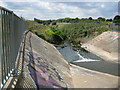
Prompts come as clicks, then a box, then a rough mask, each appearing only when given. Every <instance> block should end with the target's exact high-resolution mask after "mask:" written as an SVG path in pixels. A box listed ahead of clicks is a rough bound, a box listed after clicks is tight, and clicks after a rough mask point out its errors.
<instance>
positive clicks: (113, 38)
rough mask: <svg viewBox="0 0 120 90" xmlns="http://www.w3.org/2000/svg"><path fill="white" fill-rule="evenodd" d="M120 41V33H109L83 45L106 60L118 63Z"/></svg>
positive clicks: (104, 33)
mask: <svg viewBox="0 0 120 90" xmlns="http://www.w3.org/2000/svg"><path fill="white" fill-rule="evenodd" d="M118 39H119V32H116V31H107V32H103V33H102V34H101V35H99V36H97V37H96V38H94V39H92V40H91V41H88V42H87V43H85V44H83V45H82V47H83V48H85V49H86V50H88V51H90V52H92V53H94V54H96V55H98V56H100V57H101V58H103V59H104V60H109V61H113V62H118V54H119V53H118V52H119V51H118V50H120V49H119V47H118V44H119V42H118Z"/></svg>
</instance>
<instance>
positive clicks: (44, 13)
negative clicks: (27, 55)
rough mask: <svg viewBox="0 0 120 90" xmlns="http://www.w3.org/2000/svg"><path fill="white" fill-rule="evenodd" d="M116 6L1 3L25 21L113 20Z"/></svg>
mask: <svg viewBox="0 0 120 90" xmlns="http://www.w3.org/2000/svg"><path fill="white" fill-rule="evenodd" d="M2 3H3V2H1V4H2ZM116 5H117V3H113V2H111V3H110V2H106V3H105V2H45V1H39V0H34V2H31V1H30V0H29V2H28V1H27V2H5V3H3V6H7V7H8V8H9V9H11V10H13V11H14V12H15V13H16V14H17V15H19V16H23V17H25V18H26V19H33V18H39V19H57V18H64V17H72V18H75V17H79V18H86V17H90V16H91V17H93V18H97V17H99V16H102V17H106V18H113V16H115V14H116V13H117V10H116V9H117V7H116Z"/></svg>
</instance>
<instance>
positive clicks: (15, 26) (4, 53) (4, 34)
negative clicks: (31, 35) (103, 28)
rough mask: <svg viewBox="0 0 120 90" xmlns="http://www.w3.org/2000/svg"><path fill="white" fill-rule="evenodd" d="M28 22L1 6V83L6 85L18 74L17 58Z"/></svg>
mask: <svg viewBox="0 0 120 90" xmlns="http://www.w3.org/2000/svg"><path fill="white" fill-rule="evenodd" d="M26 30H27V23H26V22H25V21H24V20H22V19H21V18H19V17H18V16H17V15H16V14H14V13H13V11H10V10H8V9H6V8H4V7H1V6H0V48H1V49H0V64H1V65H0V68H1V71H0V75H1V76H0V84H1V88H2V87H3V86H4V85H5V83H6V82H7V80H8V79H9V77H11V76H14V75H17V74H18V70H17V66H16V64H17V62H19V61H18V60H17V57H18V53H19V48H20V45H21V42H22V40H23V35H24V33H25V31H26Z"/></svg>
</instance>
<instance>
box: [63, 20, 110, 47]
mask: <svg viewBox="0 0 120 90" xmlns="http://www.w3.org/2000/svg"><path fill="white" fill-rule="evenodd" d="M61 30H62V31H63V32H64V33H65V34H66V36H67V39H68V41H69V42H70V43H72V44H73V45H77V44H80V42H81V38H84V37H88V38H89V37H94V36H96V35H99V34H101V33H102V32H105V31H108V30H110V28H109V27H108V23H107V22H104V21H103V20H90V19H89V20H88V19H87V20H84V19H83V20H81V21H79V23H72V24H68V25H64V26H63V27H62V28H61Z"/></svg>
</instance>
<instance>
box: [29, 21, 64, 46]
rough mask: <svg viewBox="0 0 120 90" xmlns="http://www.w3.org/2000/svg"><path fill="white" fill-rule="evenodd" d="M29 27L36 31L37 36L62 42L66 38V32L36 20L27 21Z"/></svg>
mask: <svg viewBox="0 0 120 90" xmlns="http://www.w3.org/2000/svg"><path fill="white" fill-rule="evenodd" d="M27 22H28V29H29V30H30V31H31V32H33V33H35V34H36V35H37V36H39V37H41V38H43V39H44V40H46V41H48V42H50V43H53V44H60V43H61V42H62V41H63V40H64V39H65V38H66V36H65V34H64V33H63V32H61V31H60V30H58V29H55V28H54V27H49V26H45V25H41V24H39V23H36V22H34V21H27Z"/></svg>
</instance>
